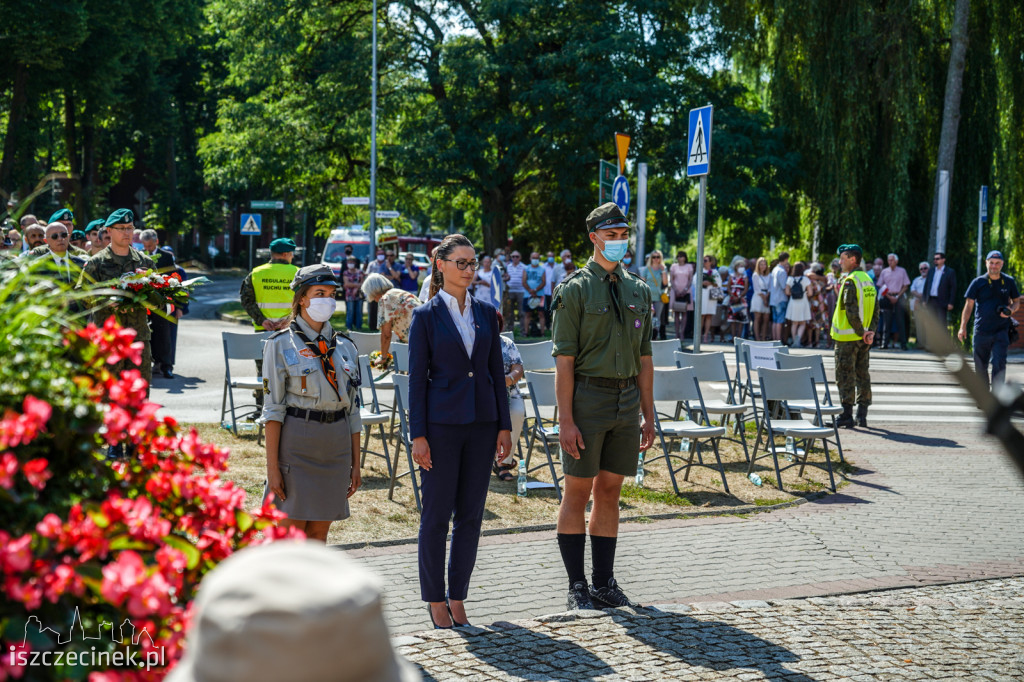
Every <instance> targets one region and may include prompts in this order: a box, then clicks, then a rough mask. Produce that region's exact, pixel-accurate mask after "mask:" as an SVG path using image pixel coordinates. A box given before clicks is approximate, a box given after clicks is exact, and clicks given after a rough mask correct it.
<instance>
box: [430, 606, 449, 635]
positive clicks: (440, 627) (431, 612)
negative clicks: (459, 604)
mask: <svg viewBox="0 0 1024 682" xmlns="http://www.w3.org/2000/svg"><path fill="white" fill-rule="evenodd" d="M445 606H446V607H447V603H446V604H445ZM451 614H452V612H451V609H449V610H448V615H449V616H451ZM427 615H429V616H430V623H431V624H432V625H433V626H434V629H435V630H451V629H452V626H451V625H438V624H437V621H435V620H434V611H433V610H432V609H431V608H430V603H429V602H427ZM452 623H453V624H454V623H455V619H454V618H452Z"/></svg>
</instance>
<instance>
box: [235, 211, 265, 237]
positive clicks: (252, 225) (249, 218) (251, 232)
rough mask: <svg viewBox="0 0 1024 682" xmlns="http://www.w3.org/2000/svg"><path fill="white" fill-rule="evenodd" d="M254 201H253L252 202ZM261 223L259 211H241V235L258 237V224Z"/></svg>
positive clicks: (261, 218) (261, 217)
mask: <svg viewBox="0 0 1024 682" xmlns="http://www.w3.org/2000/svg"><path fill="white" fill-rule="evenodd" d="M254 203H255V202H254ZM262 224H263V216H261V215H260V214H259V213H243V214H242V217H241V225H242V229H241V231H240V232H241V234H242V236H246V235H248V236H251V237H258V236H259V234H260V226H261V225H262Z"/></svg>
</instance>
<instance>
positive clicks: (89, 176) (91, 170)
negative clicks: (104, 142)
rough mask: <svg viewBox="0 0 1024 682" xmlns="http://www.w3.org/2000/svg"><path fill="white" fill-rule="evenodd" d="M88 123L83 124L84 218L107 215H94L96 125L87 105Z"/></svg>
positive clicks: (86, 116)
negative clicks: (92, 212)
mask: <svg viewBox="0 0 1024 682" xmlns="http://www.w3.org/2000/svg"><path fill="white" fill-rule="evenodd" d="M85 119H86V123H85V124H83V125H82V201H83V203H84V204H85V207H86V208H85V212H84V213H83V214H82V217H83V218H92V219H93V220H95V219H97V218H105V217H106V216H100V215H92V214H91V211H93V210H94V209H95V203H94V196H93V195H94V193H95V191H96V127H95V126H94V125H93V124H92V121H93V118H92V116H91V115H90V114H89V107H86V114H85Z"/></svg>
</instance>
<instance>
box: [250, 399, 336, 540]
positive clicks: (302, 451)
mask: <svg viewBox="0 0 1024 682" xmlns="http://www.w3.org/2000/svg"><path fill="white" fill-rule="evenodd" d="M277 462H278V466H280V468H281V477H282V478H283V479H284V494H285V497H286V499H285V500H284V501H282V500H280V499H275V500H274V506H275V507H277V508H278V509H280V510H281V511H282V512H284V513H285V514H286V515H287V516H288V518H289V519H294V520H296V521H341V520H342V519H347V518H348V516H349V510H348V487H349V485H350V484H351V482H352V434H351V433H350V429H349V424H348V418H345V419H342V420H341V421H337V422H334V423H333V424H321V423H319V422H312V421H310V422H307V421H305V420H304V419H299V418H297V417H291V416H288V417H285V419H284V423H283V424H282V425H281V443H280V446H279V447H278V455H277ZM269 492H270V491H269V488H268V487H267V486H266V485H265V486H264V491H263V500H264V502H265V501H266V499H267V495H268V494H269Z"/></svg>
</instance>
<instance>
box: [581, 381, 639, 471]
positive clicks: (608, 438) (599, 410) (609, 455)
mask: <svg viewBox="0 0 1024 682" xmlns="http://www.w3.org/2000/svg"><path fill="white" fill-rule="evenodd" d="M572 416H573V420H574V421H575V422H576V428H578V429H579V430H580V433H581V434H583V444H584V449H583V450H581V451H580V458H579V459H576V458H575V457H573V456H572V455H569V454H566V453H564V452H563V453H562V470H563V471H564V472H565V473H566V474H567V475H569V476H577V477H579V478H593V477H594V476H597V474H598V471H610V472H612V473H613V474H620V475H622V476H632V475H634V474H636V462H637V453H639V452H640V391H639V389H637V387H636V385H635V384H634V385H633V386H630V387H629V388H625V389H618V388H603V387H600V386H592V385H583V384H581V383H579V382H577V383H576V387H575V389H574V390H573V398H572Z"/></svg>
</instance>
